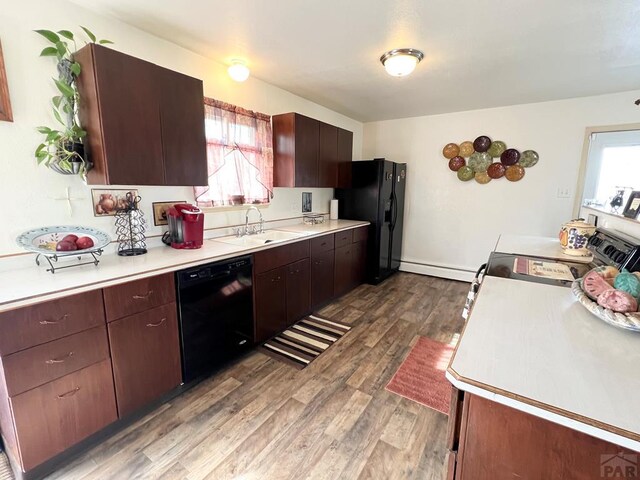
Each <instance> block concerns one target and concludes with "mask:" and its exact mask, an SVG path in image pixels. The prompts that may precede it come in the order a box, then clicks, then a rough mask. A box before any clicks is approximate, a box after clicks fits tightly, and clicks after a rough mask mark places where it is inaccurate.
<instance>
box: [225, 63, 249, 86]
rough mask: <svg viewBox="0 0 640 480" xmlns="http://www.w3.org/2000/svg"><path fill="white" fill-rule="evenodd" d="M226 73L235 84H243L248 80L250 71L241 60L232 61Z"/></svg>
mask: <svg viewBox="0 0 640 480" xmlns="http://www.w3.org/2000/svg"><path fill="white" fill-rule="evenodd" d="M227 73H228V74H229V76H230V77H231V78H232V79H233V80H235V81H236V82H244V81H245V80H246V79H247V78H249V73H250V71H249V67H247V65H245V63H244V62H243V61H242V60H233V61H232V62H231V65H229V68H227Z"/></svg>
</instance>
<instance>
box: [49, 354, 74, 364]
mask: <svg viewBox="0 0 640 480" xmlns="http://www.w3.org/2000/svg"><path fill="white" fill-rule="evenodd" d="M71 357H73V352H69V353H67V354H66V355H64V356H62V357H58V358H51V359H49V360H45V361H44V363H46V364H47V365H53V364H54V363H64V362H65V361H66V360H67V359H68V358H71Z"/></svg>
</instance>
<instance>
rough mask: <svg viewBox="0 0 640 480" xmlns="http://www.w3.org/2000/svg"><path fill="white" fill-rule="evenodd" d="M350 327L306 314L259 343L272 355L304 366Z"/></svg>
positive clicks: (295, 364)
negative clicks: (280, 331) (306, 315)
mask: <svg viewBox="0 0 640 480" xmlns="http://www.w3.org/2000/svg"><path fill="white" fill-rule="evenodd" d="M349 330H351V327H350V326H348V325H345V324H343V323H339V322H336V321H334V320H328V319H326V318H322V317H319V316H318V315H309V316H308V317H306V318H303V319H302V320H300V321H299V322H298V323H296V324H294V325H293V326H292V327H290V328H288V329H287V330H285V331H284V332H282V333H281V334H279V335H276V336H275V337H273V338H272V339H271V340H268V341H267V342H265V343H264V345H263V346H262V347H263V348H264V350H265V351H266V352H268V353H269V354H270V355H271V356H273V357H275V358H277V359H279V360H284V361H286V362H287V363H290V364H293V365H294V366H297V367H299V368H304V367H306V366H307V365H309V364H310V363H311V362H312V361H313V360H315V359H316V358H318V356H319V355H320V354H321V353H322V352H324V351H325V350H326V349H327V348H329V347H330V346H331V345H333V344H334V343H335V342H337V341H338V340H339V339H340V338H341V337H342V336H343V335H344V334H345V333H347V332H348V331H349Z"/></svg>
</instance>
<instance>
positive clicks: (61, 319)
mask: <svg viewBox="0 0 640 480" xmlns="http://www.w3.org/2000/svg"><path fill="white" fill-rule="evenodd" d="M69 317H70V315H69V314H68V313H65V314H64V315H63V316H61V317H60V318H59V319H58V320H40V325H56V324H58V323H60V322H62V321H63V320H66V319H67V318H69Z"/></svg>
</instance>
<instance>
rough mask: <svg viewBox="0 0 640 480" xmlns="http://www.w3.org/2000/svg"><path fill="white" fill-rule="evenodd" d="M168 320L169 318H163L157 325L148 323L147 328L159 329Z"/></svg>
mask: <svg viewBox="0 0 640 480" xmlns="http://www.w3.org/2000/svg"><path fill="white" fill-rule="evenodd" d="M166 320H167V317H164V318H161V319H160V321H159V322H156V323H147V327H159V326H160V325H162V324H163V323H164V322H165V321H166Z"/></svg>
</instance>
